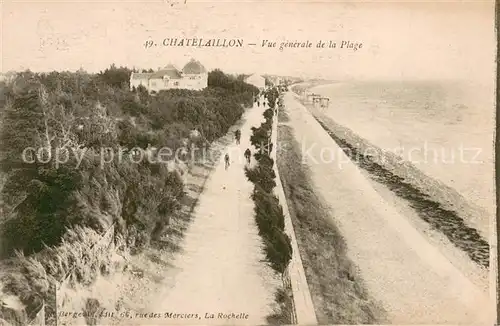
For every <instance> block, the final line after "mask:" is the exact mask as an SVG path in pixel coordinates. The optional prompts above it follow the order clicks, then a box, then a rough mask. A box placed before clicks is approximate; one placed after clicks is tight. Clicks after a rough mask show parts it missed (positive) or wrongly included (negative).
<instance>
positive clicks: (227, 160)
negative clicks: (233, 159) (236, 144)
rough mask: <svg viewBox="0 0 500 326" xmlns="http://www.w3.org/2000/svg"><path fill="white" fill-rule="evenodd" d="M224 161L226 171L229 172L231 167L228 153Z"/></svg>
mask: <svg viewBox="0 0 500 326" xmlns="http://www.w3.org/2000/svg"><path fill="white" fill-rule="evenodd" d="M224 161H225V164H226V170H227V168H228V167H229V154H228V153H226V156H224Z"/></svg>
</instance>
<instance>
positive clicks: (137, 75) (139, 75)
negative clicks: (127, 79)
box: [131, 72, 153, 79]
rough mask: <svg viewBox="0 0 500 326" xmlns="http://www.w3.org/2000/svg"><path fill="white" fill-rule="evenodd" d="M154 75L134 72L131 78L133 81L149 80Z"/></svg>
mask: <svg viewBox="0 0 500 326" xmlns="http://www.w3.org/2000/svg"><path fill="white" fill-rule="evenodd" d="M152 74H153V73H139V72H133V73H132V76H131V78H132V79H149V77H151V75H152Z"/></svg>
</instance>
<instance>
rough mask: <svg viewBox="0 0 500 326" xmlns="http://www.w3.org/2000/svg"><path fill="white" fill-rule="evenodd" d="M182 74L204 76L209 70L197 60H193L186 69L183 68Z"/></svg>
mask: <svg viewBox="0 0 500 326" xmlns="http://www.w3.org/2000/svg"><path fill="white" fill-rule="evenodd" d="M182 72H183V73H185V74H203V73H206V72H207V70H206V69H205V67H204V66H203V65H202V64H201V63H200V62H199V61H197V60H194V59H191V61H189V62H188V63H186V65H185V66H184V68H182Z"/></svg>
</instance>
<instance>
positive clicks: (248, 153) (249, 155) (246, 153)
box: [245, 148, 252, 164]
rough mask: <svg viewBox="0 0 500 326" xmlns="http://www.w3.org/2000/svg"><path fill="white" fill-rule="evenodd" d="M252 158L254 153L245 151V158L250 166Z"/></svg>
mask: <svg viewBox="0 0 500 326" xmlns="http://www.w3.org/2000/svg"><path fill="white" fill-rule="evenodd" d="M251 157H252V152H250V149H248V148H247V150H246V151H245V158H246V159H247V163H248V164H250V158H251Z"/></svg>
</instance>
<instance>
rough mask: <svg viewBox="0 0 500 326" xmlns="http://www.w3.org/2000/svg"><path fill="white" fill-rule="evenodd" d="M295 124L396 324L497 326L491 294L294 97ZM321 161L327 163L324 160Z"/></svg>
mask: <svg viewBox="0 0 500 326" xmlns="http://www.w3.org/2000/svg"><path fill="white" fill-rule="evenodd" d="M285 107H286V110H287V114H288V117H289V119H290V122H289V123H290V125H291V126H292V127H293V129H294V133H295V136H296V139H297V141H299V143H300V145H301V148H302V151H303V152H302V155H303V159H304V160H303V162H304V163H305V164H307V165H308V167H309V168H310V170H311V173H312V180H313V182H314V185H315V188H316V190H317V191H318V193H319V195H321V196H323V198H324V200H325V202H326V203H327V204H328V205H329V206H330V208H331V212H332V216H331V217H332V219H334V221H335V223H336V224H337V225H338V227H339V229H340V231H341V233H342V235H343V236H344V237H345V239H346V243H347V246H348V254H349V256H350V258H351V259H352V260H353V262H354V263H355V264H356V265H357V266H358V268H359V270H360V274H361V277H362V278H363V280H364V281H365V282H366V285H367V288H368V291H370V293H371V294H372V295H373V296H374V297H375V298H377V299H378V300H380V301H381V302H382V305H383V306H384V308H385V309H386V310H387V312H388V314H389V318H390V322H391V323H395V324H437V323H452V324H464V323H467V324H470V323H476V324H477V323H488V324H492V318H491V316H492V314H491V312H490V310H489V308H490V307H491V304H490V301H491V300H490V298H489V295H488V293H484V292H483V291H481V290H479V289H478V288H477V287H476V286H475V285H473V284H472V282H470V281H469V280H468V279H467V278H466V277H464V276H463V274H461V273H460V272H459V271H458V270H457V269H456V268H455V267H454V266H453V265H452V264H451V263H450V262H449V261H448V260H447V259H446V258H445V257H444V256H443V255H442V254H441V253H440V252H439V251H438V250H437V248H435V247H433V246H431V245H430V244H429V243H428V242H427V241H426V240H425V239H424V237H422V235H421V234H420V233H418V232H417V230H415V229H414V228H413V227H412V226H411V224H409V223H408V221H407V220H406V217H405V216H402V215H401V214H399V213H398V212H397V211H396V210H395V209H394V207H392V206H391V205H389V204H388V203H387V202H386V201H385V200H384V199H383V198H382V197H381V196H380V195H379V194H378V193H377V192H376V191H375V189H374V188H373V187H372V186H371V184H370V183H369V181H368V180H366V179H365V177H364V176H363V175H362V173H361V172H360V171H359V169H358V168H357V166H355V165H354V164H353V163H352V162H351V161H350V160H349V159H348V158H347V156H346V155H345V154H344V153H343V152H342V150H341V149H340V147H339V146H338V145H337V144H336V143H335V142H334V141H333V140H332V139H331V138H330V136H329V135H328V134H327V133H326V132H325V131H324V130H323V128H321V126H320V125H319V124H318V123H317V122H316V120H315V119H314V118H313V117H312V115H311V114H310V113H309V112H308V111H307V110H306V108H305V107H304V106H303V105H302V104H300V103H298V101H297V100H296V99H295V98H294V97H293V95H292V94H291V93H287V94H286V95H285ZM322 158H323V160H322Z"/></svg>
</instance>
